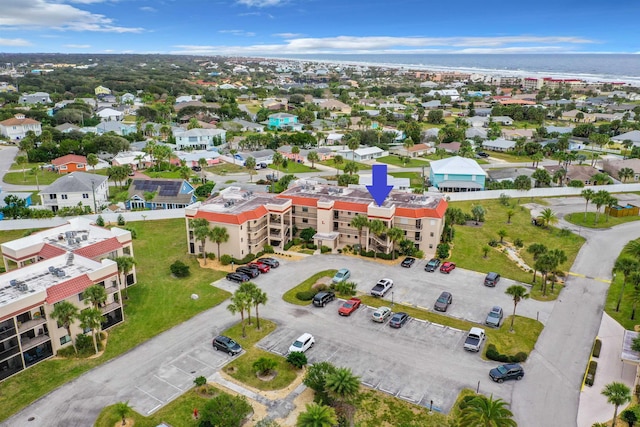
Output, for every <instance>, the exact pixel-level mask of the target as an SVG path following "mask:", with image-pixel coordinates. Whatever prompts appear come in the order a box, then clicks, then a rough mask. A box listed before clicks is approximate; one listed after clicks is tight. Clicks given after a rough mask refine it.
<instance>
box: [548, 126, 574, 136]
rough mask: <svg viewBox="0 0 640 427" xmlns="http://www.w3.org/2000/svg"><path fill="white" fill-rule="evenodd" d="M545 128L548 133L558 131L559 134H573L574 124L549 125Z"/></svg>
mask: <svg viewBox="0 0 640 427" xmlns="http://www.w3.org/2000/svg"><path fill="white" fill-rule="evenodd" d="M545 130H546V131H547V133H548V134H554V133H557V134H559V135H564V134H571V133H572V132H573V126H547V127H545Z"/></svg>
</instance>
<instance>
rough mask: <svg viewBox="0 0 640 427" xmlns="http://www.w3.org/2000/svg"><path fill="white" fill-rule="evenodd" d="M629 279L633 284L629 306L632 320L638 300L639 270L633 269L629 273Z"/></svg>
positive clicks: (639, 286)
mask: <svg viewBox="0 0 640 427" xmlns="http://www.w3.org/2000/svg"><path fill="white" fill-rule="evenodd" d="M629 280H630V281H631V284H633V293H632V294H631V302H632V304H633V305H632V307H631V317H630V319H631V320H634V319H635V317H636V307H637V306H638V303H639V302H640V271H634V272H633V273H631V275H630V276H629Z"/></svg>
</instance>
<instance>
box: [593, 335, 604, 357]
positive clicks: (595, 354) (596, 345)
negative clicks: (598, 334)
mask: <svg viewBox="0 0 640 427" xmlns="http://www.w3.org/2000/svg"><path fill="white" fill-rule="evenodd" d="M601 349H602V341H600V340H599V339H597V338H596V342H595V343H594V344H593V352H592V353H591V355H592V356H593V357H600V350H601Z"/></svg>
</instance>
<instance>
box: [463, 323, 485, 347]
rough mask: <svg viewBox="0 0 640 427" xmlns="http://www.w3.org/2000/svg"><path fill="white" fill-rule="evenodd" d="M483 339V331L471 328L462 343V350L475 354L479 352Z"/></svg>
mask: <svg viewBox="0 0 640 427" xmlns="http://www.w3.org/2000/svg"><path fill="white" fill-rule="evenodd" d="M485 337H486V335H485V333H484V329H482V328H471V330H470V331H469V333H468V334H467V338H466V339H465V341H464V346H463V347H464V349H465V350H467V351H474V352H476V353H477V352H479V351H480V347H482V342H483V341H484V339H485Z"/></svg>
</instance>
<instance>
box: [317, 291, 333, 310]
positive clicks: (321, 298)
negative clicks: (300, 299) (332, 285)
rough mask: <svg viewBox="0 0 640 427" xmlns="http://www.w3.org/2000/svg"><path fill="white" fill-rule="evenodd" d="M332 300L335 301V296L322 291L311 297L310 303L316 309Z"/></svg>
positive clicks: (329, 292)
mask: <svg viewBox="0 0 640 427" xmlns="http://www.w3.org/2000/svg"><path fill="white" fill-rule="evenodd" d="M334 299H336V294H334V293H333V292H331V291H322V292H318V293H317V294H315V295H314V296H313V301H312V302H313V305H315V306H316V307H324V306H325V305H327V304H328V303H330V302H331V301H333V300H334Z"/></svg>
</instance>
